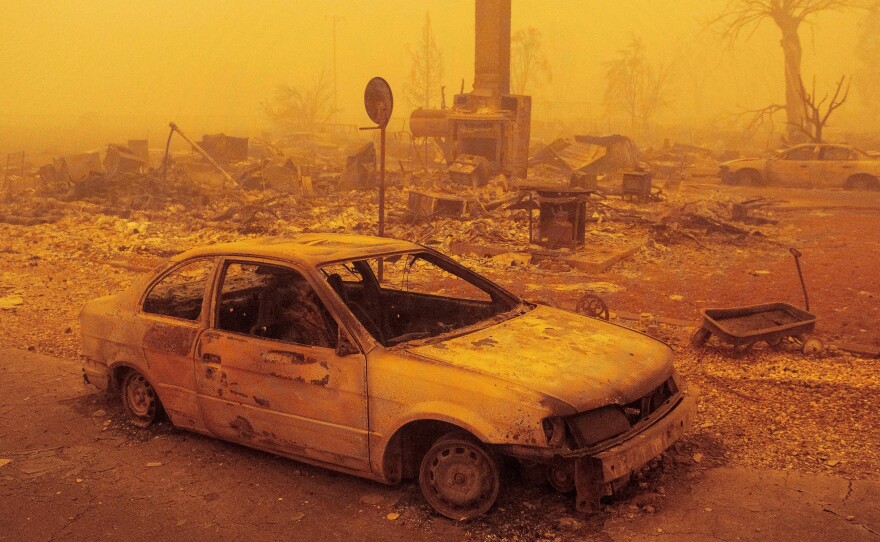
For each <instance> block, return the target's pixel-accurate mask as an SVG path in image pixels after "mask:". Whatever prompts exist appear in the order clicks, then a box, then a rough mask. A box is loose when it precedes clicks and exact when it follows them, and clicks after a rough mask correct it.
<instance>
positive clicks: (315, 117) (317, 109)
mask: <svg viewBox="0 0 880 542" xmlns="http://www.w3.org/2000/svg"><path fill="white" fill-rule="evenodd" d="M263 110H264V111H265V112H266V115H268V116H269V118H270V119H272V120H273V121H274V122H275V123H276V124H277V125H278V126H279V127H280V128H282V129H284V130H293V131H309V130H312V129H314V127H315V125H317V124H321V123H323V122H327V121H329V119H330V118H331V117H332V116H333V114H334V113H336V111H335V109H334V108H333V79H332V77H331V76H330V75H328V73H327V72H326V71H321V72H320V73H319V74H318V75H317V76H316V77H314V79H313V80H312V81H311V82H310V83H308V84H306V85H299V86H289V85H279V86H278V87H276V89H275V96H274V99H273V100H272V101H271V102H264V103H263Z"/></svg>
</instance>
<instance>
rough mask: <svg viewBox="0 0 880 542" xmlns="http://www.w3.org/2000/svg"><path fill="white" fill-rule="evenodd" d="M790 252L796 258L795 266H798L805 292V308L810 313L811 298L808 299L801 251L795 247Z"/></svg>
mask: <svg viewBox="0 0 880 542" xmlns="http://www.w3.org/2000/svg"><path fill="white" fill-rule="evenodd" d="M788 251H789V252H791V255H792V256H794V264H795V265H796V266H797V272H798V277H800V279H801V288H802V289H803V291H804V306H805V307H806V309H807V312H810V298H809V297H807V283H806V282H804V274H803V273H802V272H801V260H800V258H801V251H800V250H798V249H796V248H793V247H792V248H790V249H788Z"/></svg>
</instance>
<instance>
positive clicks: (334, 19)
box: [327, 15, 345, 118]
mask: <svg viewBox="0 0 880 542" xmlns="http://www.w3.org/2000/svg"><path fill="white" fill-rule="evenodd" d="M327 17H328V18H329V19H330V21H331V22H332V23H333V118H336V116H337V112H338V111H339V100H338V98H337V96H338V93H337V86H336V23H337V22H339V21H344V20H345V17H342V16H340V15H332V16H329V15H328V16H327Z"/></svg>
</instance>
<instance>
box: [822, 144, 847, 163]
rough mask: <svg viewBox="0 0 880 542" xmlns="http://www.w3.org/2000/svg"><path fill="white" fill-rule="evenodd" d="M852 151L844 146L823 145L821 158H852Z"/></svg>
mask: <svg viewBox="0 0 880 542" xmlns="http://www.w3.org/2000/svg"><path fill="white" fill-rule="evenodd" d="M853 158H854V157H853V153H852V151H850V150H849V149H847V148H846V147H824V148H823V149H822V160H852V159H853Z"/></svg>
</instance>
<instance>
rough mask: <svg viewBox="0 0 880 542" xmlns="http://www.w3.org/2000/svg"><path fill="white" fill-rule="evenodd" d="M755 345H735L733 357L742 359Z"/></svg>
mask: <svg viewBox="0 0 880 542" xmlns="http://www.w3.org/2000/svg"><path fill="white" fill-rule="evenodd" d="M754 344H755V343H741V344H735V345H733V357H735V358H741V357H743V356H744V355H746V352H748V351H749V350H751V349H752V346H753V345H754Z"/></svg>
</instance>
